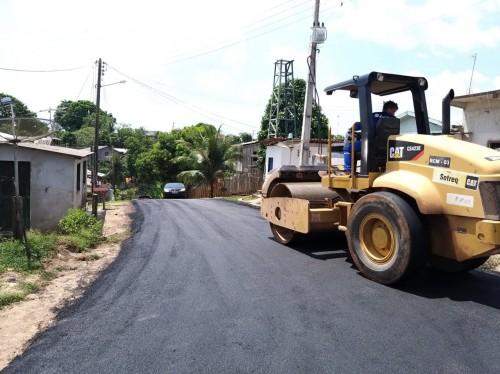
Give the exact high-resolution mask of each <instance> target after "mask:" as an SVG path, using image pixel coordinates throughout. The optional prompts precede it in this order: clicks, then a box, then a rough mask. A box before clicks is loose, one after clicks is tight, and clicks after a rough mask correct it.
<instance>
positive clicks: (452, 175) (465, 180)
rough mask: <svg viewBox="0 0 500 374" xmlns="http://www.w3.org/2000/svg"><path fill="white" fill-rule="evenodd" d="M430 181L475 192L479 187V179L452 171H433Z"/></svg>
mask: <svg viewBox="0 0 500 374" xmlns="http://www.w3.org/2000/svg"><path fill="white" fill-rule="evenodd" d="M432 181H433V182H435V183H440V184H446V185H448V186H454V187H459V188H467V189H469V190H477V188H478V187H479V177H478V176H475V175H469V174H465V173H461V172H459V171H453V170H443V169H434V173H433V175H432Z"/></svg>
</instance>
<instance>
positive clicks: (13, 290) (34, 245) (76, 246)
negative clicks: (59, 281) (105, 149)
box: [0, 209, 119, 308]
mask: <svg viewBox="0 0 500 374" xmlns="http://www.w3.org/2000/svg"><path fill="white" fill-rule="evenodd" d="M27 239H28V245H29V247H30V249H31V251H32V261H31V263H28V259H27V256H26V247H25V245H24V243H22V242H20V241H18V240H14V239H3V240H0V274H2V273H5V272H15V273H20V274H22V276H21V278H23V277H25V276H29V277H30V278H32V277H33V276H35V278H36V281H30V282H28V281H23V282H19V283H17V284H15V285H14V286H13V287H9V288H8V289H7V290H6V289H5V287H4V289H2V287H1V286H2V284H0V308H1V307H3V306H6V305H9V304H12V303H15V302H18V301H21V300H23V299H24V298H25V297H26V296H27V295H29V294H33V293H36V292H38V291H39V290H40V288H41V287H42V286H43V285H44V284H45V283H46V282H48V281H50V280H52V279H54V278H55V277H56V274H54V273H52V272H49V271H46V270H44V265H43V260H44V259H46V258H48V257H50V256H51V255H52V254H53V253H54V251H55V249H56V248H57V246H65V247H66V248H67V249H69V250H71V251H75V252H82V251H85V250H87V249H89V248H92V247H94V246H95V245H96V244H97V243H99V242H100V241H102V240H103V238H102V222H101V221H99V220H98V219H96V218H95V217H93V216H89V215H87V213H86V212H85V211H83V210H79V209H71V210H69V211H68V213H67V214H66V215H65V216H64V217H63V218H62V219H61V221H60V222H59V226H58V234H53V233H41V232H38V231H29V232H28V233H27ZM113 240H114V241H119V237H118V235H117V237H116V238H114V239H113ZM99 258H100V256H99V255H98V254H93V253H91V254H89V255H88V256H85V260H89V261H94V260H97V259H99Z"/></svg>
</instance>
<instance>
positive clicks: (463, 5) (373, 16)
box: [332, 0, 500, 54]
mask: <svg viewBox="0 0 500 374" xmlns="http://www.w3.org/2000/svg"><path fill="white" fill-rule="evenodd" d="M499 10H500V3H499V2H498V1H493V0H492V1H474V0H462V1H455V0H427V1H424V2H423V4H419V5H417V4H412V3H409V2H408V1H405V0H388V1H384V2H380V1H371V0H359V1H346V2H345V3H344V6H343V7H342V8H341V9H340V10H339V11H338V12H336V14H337V16H336V19H335V21H334V24H335V27H334V28H332V29H333V30H332V32H336V33H340V34H346V35H349V36H350V37H352V38H354V39H358V40H366V41H371V42H374V43H378V44H381V45H387V46H390V47H392V48H397V49H402V50H414V49H421V48H429V49H430V50H431V51H433V52H434V53H436V54H438V53H444V52H445V51H449V50H453V51H461V52H466V51H472V50H474V49H476V48H480V47H490V48H493V47H495V46H497V45H498V44H499V42H500V27H499V26H497V23H496V22H495V24H494V25H489V26H487V25H484V22H483V21H484V19H486V18H487V17H488V15H489V14H490V13H492V12H495V11H499Z"/></svg>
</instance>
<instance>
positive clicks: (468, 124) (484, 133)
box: [451, 90, 500, 149]
mask: <svg viewBox="0 0 500 374" xmlns="http://www.w3.org/2000/svg"><path fill="white" fill-rule="evenodd" d="M451 105H452V106H454V107H457V108H461V109H463V111H464V123H463V129H459V130H462V131H461V133H462V138H463V139H464V140H468V141H471V142H473V143H477V144H480V145H484V146H487V147H490V148H494V149H500V90H495V91H488V92H480V93H476V94H471V95H463V96H457V97H455V98H454V99H453V101H452V102H451Z"/></svg>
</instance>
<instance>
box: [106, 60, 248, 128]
mask: <svg viewBox="0 0 500 374" xmlns="http://www.w3.org/2000/svg"><path fill="white" fill-rule="evenodd" d="M108 67H109V68H110V69H112V70H114V71H115V72H117V73H118V74H120V75H122V76H124V77H125V78H127V79H129V80H130V81H132V82H134V83H136V84H138V85H139V86H141V87H143V88H146V89H147V90H149V91H151V92H153V93H155V94H157V95H158V96H160V97H163V98H164V99H166V100H168V101H170V102H172V103H174V104H176V105H182V106H184V107H185V108H187V109H189V110H191V111H193V112H196V113H198V114H201V115H203V116H205V117H208V118H211V119H213V120H216V121H220V120H221V119H222V120H225V121H230V122H234V123H237V124H240V125H242V126H246V127H248V128H252V129H254V128H255V126H252V125H250V124H248V123H246V122H243V121H240V120H236V119H234V118H230V117H227V116H224V115H221V114H218V113H214V112H212V111H209V110H206V109H204V108H201V107H199V106H197V105H193V104H190V103H188V102H187V101H185V100H183V99H180V98H178V97H176V96H174V95H172V94H169V93H167V92H165V91H162V90H160V89H158V88H156V87H153V86H151V85H149V84H147V83H145V82H143V81H140V80H139V79H137V78H134V77H132V76H130V75H128V74H126V73H123V72H121V71H119V70H118V69H116V68H114V67H113V66H111V65H109V64H108ZM228 126H229V127H232V128H233V129H235V130H241V129H238V128H236V127H234V126H231V125H228Z"/></svg>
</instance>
